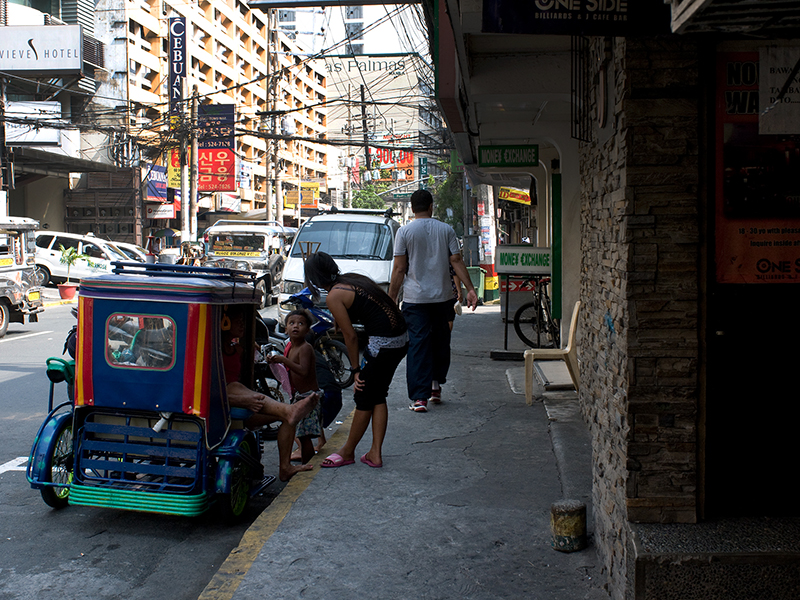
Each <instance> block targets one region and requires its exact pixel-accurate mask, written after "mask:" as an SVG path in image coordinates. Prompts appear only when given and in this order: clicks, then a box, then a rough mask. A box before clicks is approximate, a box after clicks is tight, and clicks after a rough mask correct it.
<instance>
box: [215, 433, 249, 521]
mask: <svg viewBox="0 0 800 600" xmlns="http://www.w3.org/2000/svg"><path fill="white" fill-rule="evenodd" d="M240 448H241V451H242V452H244V453H245V454H253V450H252V449H251V448H250V442H248V441H246V440H245V441H243V442H242V444H241V446H240ZM219 468H221V469H222V468H230V469H231V475H230V480H231V490H230V492H226V493H224V494H220V495H219V499H218V503H219V508H220V512H221V513H222V519H223V520H224V521H225V522H226V523H236V522H237V521H238V520H239V519H241V517H242V515H243V514H244V511H245V509H246V508H247V503H248V502H249V500H250V468H249V467H248V466H247V464H246V463H245V462H244V461H243V460H234V461H232V462H230V461H220V464H219Z"/></svg>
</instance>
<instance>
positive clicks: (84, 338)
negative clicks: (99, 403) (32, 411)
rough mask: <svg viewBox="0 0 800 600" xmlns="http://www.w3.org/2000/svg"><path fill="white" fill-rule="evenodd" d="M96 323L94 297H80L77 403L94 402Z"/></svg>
mask: <svg viewBox="0 0 800 600" xmlns="http://www.w3.org/2000/svg"><path fill="white" fill-rule="evenodd" d="M93 324H94V299H93V298H86V297H84V296H81V297H80V298H79V299H78V339H77V344H76V351H75V354H76V359H75V405H76V406H91V405H93V404H94V383H93V381H92V332H93Z"/></svg>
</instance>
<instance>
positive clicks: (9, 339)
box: [0, 331, 53, 344]
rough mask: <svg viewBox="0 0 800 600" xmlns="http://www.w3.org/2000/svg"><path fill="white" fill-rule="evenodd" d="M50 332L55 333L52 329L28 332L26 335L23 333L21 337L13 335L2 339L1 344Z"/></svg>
mask: <svg viewBox="0 0 800 600" xmlns="http://www.w3.org/2000/svg"><path fill="white" fill-rule="evenodd" d="M48 333H53V332H52V331H39V332H37V333H26V334H25V335H21V336H19V337H12V338H6V339H4V340H0V344H5V343H6V342H14V341H16V340H24V339H25V338H29V337H34V336H37V335H45V334H48Z"/></svg>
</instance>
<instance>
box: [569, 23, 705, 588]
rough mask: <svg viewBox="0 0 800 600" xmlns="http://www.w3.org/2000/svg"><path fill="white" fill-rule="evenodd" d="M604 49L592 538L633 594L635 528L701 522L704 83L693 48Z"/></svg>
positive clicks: (596, 162) (587, 325)
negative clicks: (701, 103) (700, 193)
mask: <svg viewBox="0 0 800 600" xmlns="http://www.w3.org/2000/svg"><path fill="white" fill-rule="evenodd" d="M603 43H604V42H603V40H602V39H599V38H598V39H595V40H593V45H594V48H593V49H594V51H595V56H597V55H598V54H600V55H602V51H603V46H602V44H603ZM605 50H606V51H607V52H606V57H607V59H608V62H607V72H608V73H609V78H608V89H609V92H608V107H609V108H608V121H609V124H608V126H607V128H606V129H605V130H604V131H602V132H600V134H599V135H595V141H593V142H591V143H585V144H582V145H581V187H582V192H581V193H582V197H581V244H582V261H583V263H582V267H581V277H582V280H581V299H582V300H583V301H584V310H583V314H582V317H581V322H580V331H581V336H580V348H579V356H580V359H581V392H580V397H581V404H582V408H583V411H584V417H585V418H586V420H587V422H588V423H589V427H590V430H591V433H592V438H593V451H594V461H593V463H594V467H593V468H594V473H593V476H594V485H593V503H594V513H595V514H594V522H595V531H596V542H597V546H598V550H599V552H600V554H601V556H602V559H603V561H604V566H605V568H606V570H607V575H608V577H609V582H610V589H611V590H612V595H613V596H614V597H615V598H624V597H626V596H627V595H628V594H632V587H633V586H632V581H633V573H632V572H630V573H628V572H627V571H628V569H627V566H626V555H628V553H629V552H631V543H630V530H629V527H628V523H629V522H648V523H659V522H661V523H666V522H680V523H692V522H695V520H696V508H697V504H696V503H697V498H696V485H697V481H696V479H697V448H696V443H697V439H696V438H697V423H696V413H697V401H698V373H697V368H698V352H699V349H698V330H697V318H698V261H699V234H698V229H699V226H698V168H699V161H698V136H699V131H698V98H699V91H698V89H699V88H698V61H697V49H696V48H695V47H694V45H693V43H692V42H691V41H686V40H685V39H683V38H678V37H669V38H659V39H641V40H639V39H623V38H614V39H613V41H612V42H611V43H610V46H609V47H606V48H605ZM591 64H595V62H594V61H593V62H592V63H591ZM596 81H597V78H595V82H596ZM592 97H595V98H596V95H595V94H593V95H592ZM595 108H596V105H595Z"/></svg>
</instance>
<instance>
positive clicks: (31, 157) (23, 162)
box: [6, 146, 118, 177]
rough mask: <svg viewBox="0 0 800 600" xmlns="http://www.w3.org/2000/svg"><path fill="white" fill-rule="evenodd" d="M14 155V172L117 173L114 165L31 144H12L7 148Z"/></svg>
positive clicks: (58, 175) (61, 175)
mask: <svg viewBox="0 0 800 600" xmlns="http://www.w3.org/2000/svg"><path fill="white" fill-rule="evenodd" d="M6 151H7V152H9V153H11V154H12V155H13V160H14V174H15V176H16V175H27V174H30V175H44V176H47V177H68V176H69V174H70V173H99V172H103V173H115V172H116V171H117V170H118V169H117V167H116V166H114V165H109V164H107V163H101V162H97V161H93V160H86V159H85V158H74V157H72V156H65V155H63V154H56V153H55V152H47V151H45V150H39V149H38V148H31V147H30V146H12V147H9V148H7V149H6Z"/></svg>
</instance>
